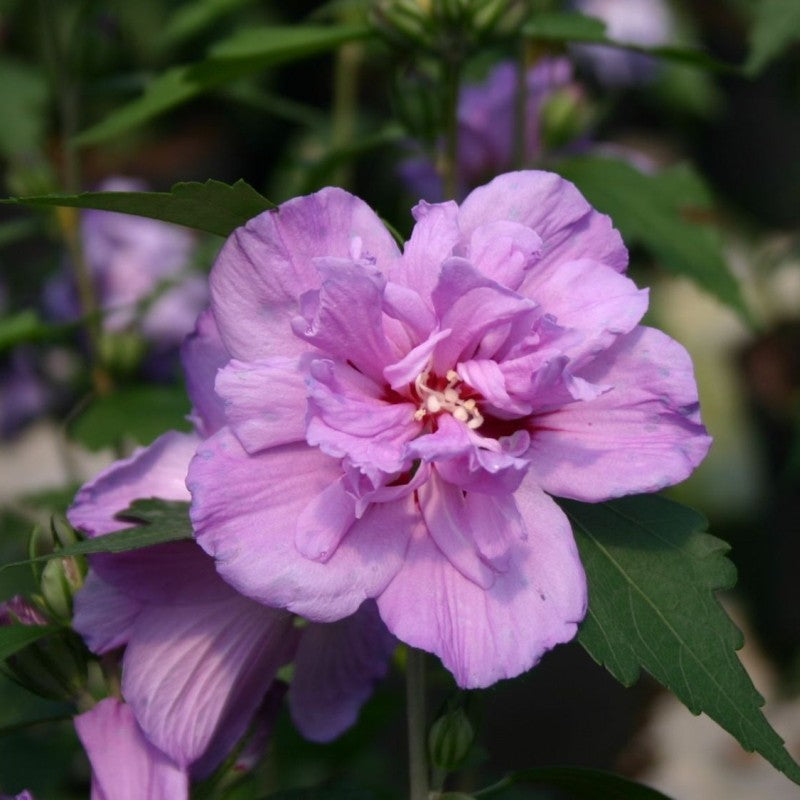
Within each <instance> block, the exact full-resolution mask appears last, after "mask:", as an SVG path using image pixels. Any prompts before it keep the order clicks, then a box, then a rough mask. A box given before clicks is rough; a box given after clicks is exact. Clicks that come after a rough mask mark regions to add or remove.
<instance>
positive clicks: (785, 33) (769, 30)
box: [745, 0, 800, 75]
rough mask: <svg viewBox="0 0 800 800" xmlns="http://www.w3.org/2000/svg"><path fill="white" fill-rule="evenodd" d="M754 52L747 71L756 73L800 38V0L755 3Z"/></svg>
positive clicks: (775, 0)
mask: <svg viewBox="0 0 800 800" xmlns="http://www.w3.org/2000/svg"><path fill="white" fill-rule="evenodd" d="M753 10H754V12H755V21H754V23H753V27H752V29H751V31H750V54H749V55H748V57H747V62H746V64H745V71H746V72H748V73H749V74H751V75H755V74H757V73H759V72H761V70H763V69H764V67H766V66H767V64H769V63H770V61H772V60H773V59H774V58H776V57H777V56H779V55H780V54H781V52H782V51H783V50H784V49H785V48H786V47H787V46H788V45H790V44H792V43H793V42H797V41H800V3H798V2H797V0H759V2H757V3H754V4H753Z"/></svg>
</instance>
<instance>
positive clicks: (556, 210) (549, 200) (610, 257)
mask: <svg viewBox="0 0 800 800" xmlns="http://www.w3.org/2000/svg"><path fill="white" fill-rule="evenodd" d="M458 220H459V223H460V225H461V230H462V233H463V235H464V236H465V237H469V236H471V235H472V232H473V231H474V230H476V229H477V228H479V227H480V226H482V225H486V224H487V223H491V222H494V221H496V220H508V221H510V222H516V223H519V224H520V225H525V226H526V227H529V228H531V229H532V230H534V231H535V232H536V233H537V234H538V235H539V236H540V237H541V238H542V241H543V250H542V258H541V260H540V261H539V266H540V267H543V266H544V265H548V264H550V263H564V262H566V261H575V260H577V259H579V258H591V259H593V260H595V261H600V262H601V263H603V264H608V266H610V267H613V268H614V269H616V270H617V271H618V272H622V271H624V270H625V268H626V267H627V264H628V251H627V250H626V249H625V246H624V245H623V243H622V238H621V237H620V235H619V233H618V232H617V231H616V230H615V229H614V228H613V227H612V225H611V220H610V219H609V218H608V217H607V216H606V215H605V214H599V213H598V212H597V211H595V210H594V209H592V207H591V206H590V205H589V204H588V203H587V202H586V200H585V199H584V197H583V195H582V194H581V193H580V192H579V191H578V190H577V189H576V188H575V187H574V186H573V185H572V184H571V183H569V181H565V180H564V179H563V178H560V177H558V175H555V174H553V173H549V172H509V173H507V174H505V175H500V176H498V177H497V178H495V179H494V180H493V181H491V182H490V183H488V184H486V186H481V187H479V188H478V189H475V190H474V191H473V192H471V193H470V194H469V195H468V196H467V198H466V199H465V200H464V202H463V203H462V204H461V208H460V210H459V215H458ZM522 289H523V293H524V284H523V287H522Z"/></svg>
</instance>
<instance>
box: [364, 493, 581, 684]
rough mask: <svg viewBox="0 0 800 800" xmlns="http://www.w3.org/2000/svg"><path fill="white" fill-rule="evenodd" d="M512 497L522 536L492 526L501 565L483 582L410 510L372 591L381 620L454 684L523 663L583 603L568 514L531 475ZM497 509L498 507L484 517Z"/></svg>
mask: <svg viewBox="0 0 800 800" xmlns="http://www.w3.org/2000/svg"><path fill="white" fill-rule="evenodd" d="M481 502H488V503H491V502H493V500H492V498H490V497H485V498H483V497H482V498H481ZM517 505H518V508H519V512H520V518H521V520H522V521H523V523H524V525H525V534H526V538H525V539H520V538H519V532H518V531H517V530H515V529H512V530H509V531H504V532H503V533H502V534H501V535H502V536H503V537H504V540H505V541H508V542H509V548H508V562H507V563H508V569H507V571H506V572H501V573H498V574H497V575H496V578H495V581H494V583H493V584H492V586H491V587H490V588H489V589H482V588H481V587H480V586H478V585H477V584H476V583H474V582H473V581H471V580H469V579H468V578H465V577H464V576H463V575H462V574H461V572H459V571H458V570H457V569H456V568H455V567H453V565H452V564H451V563H450V562H449V561H448V560H447V559H446V558H445V557H444V556H443V555H442V554H441V552H440V551H439V550H438V549H437V547H436V545H435V544H434V542H433V540H432V539H431V537H430V536H429V535H428V534H427V532H426V530H425V527H424V525H423V524H422V522H421V520H418V521H417V523H416V526H415V530H414V534H413V536H412V539H411V545H410V547H409V551H408V553H407V555H406V560H405V563H404V565H403V568H402V570H401V571H400V572H399V573H398V574H397V576H396V577H395V579H394V580H393V581H392V583H391V584H390V585H389V587H388V588H387V589H386V591H385V592H384V593H383V594H382V595H381V596H380V597H379V598H378V608H379V610H380V612H381V616H382V617H383V620H384V622H386V625H387V626H388V628H389V630H390V631H392V633H394V634H395V636H397V637H398V638H399V639H401V640H402V641H404V642H406V643H408V644H410V645H411V646H413V647H419V648H421V649H423V650H428V651H430V652H433V653H435V654H436V655H438V656H439V657H440V658H441V659H442V662H443V663H444V665H445V666H446V667H447V668H448V669H449V670H450V671H451V672H452V673H453V675H454V676H455V679H456V682H457V683H458V685H459V686H461V687H463V688H469V689H473V688H480V687H483V686H489V685H491V684H492V683H494V682H496V681H498V680H500V679H501V678H510V677H513V676H515V675H518V674H519V673H521V672H524V671H525V670H527V669H530V667H532V666H533V665H534V664H535V663H536V662H537V661H538V660H539V659H540V658H541V656H542V655H543V654H544V652H545V651H547V650H549V649H551V648H553V647H554V646H555V645H556V644H559V643H561V642H566V641H569V640H570V639H571V638H572V637H573V636H574V635H575V632H576V630H577V624H578V622H580V620H581V619H582V618H583V615H584V613H585V611H586V582H585V577H584V574H583V568H582V567H581V563H580V559H579V557H578V552H577V549H576V547H575V543H574V541H573V539H572V531H571V530H570V526H569V522H568V521H567V518H566V517H565V516H564V514H563V512H562V511H561V510H560V509H559V508H558V506H557V505H556V504H555V503H554V502H553V501H552V500H551V499H550V498H549V497H547V495H545V494H544V493H543V492H542V491H541V490H539V489H538V487H537V486H536V485H535V483H533V482H532V481H530V480H526V481H525V482H524V483H523V487H522V489H521V490H520V491H519V492H518V493H517ZM499 518H502V512H498V514H497V515H495V516H493V517H491V518H489V519H490V520H491V521H496V519H499ZM483 521H487V518H484V520H483ZM491 535H492V533H491V532H484V533H483V534H481V536H482V538H483V537H486V536H491Z"/></svg>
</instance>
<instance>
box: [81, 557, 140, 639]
mask: <svg viewBox="0 0 800 800" xmlns="http://www.w3.org/2000/svg"><path fill="white" fill-rule="evenodd" d="M142 608H143V604H142V602H140V601H139V600H137V599H136V598H134V597H131V596H130V595H128V594H125V593H124V592H122V591H120V590H119V589H117V588H116V587H114V586H112V585H111V584H109V583H106V582H105V581H104V580H103V579H102V578H101V577H100V576H99V575H98V574H97V573H96V572H94V571H90V572H89V574H88V575H87V576H86V581H85V583H84V584H83V586H82V587H81V590H80V591H79V592H78V593H77V594H76V595H75V615H74V617H73V620H72V627H73V628H74V629H75V630H76V631H77V632H78V633H79V634H80V635H81V636H83V638H84V639H85V641H86V644H87V645H88V647H89V649H90V650H91V651H92V652H93V653H107V652H108V651H109V650H114V649H116V648H117V647H122V645H124V644H125V643H126V642H127V641H128V639H129V638H130V635H131V629H132V628H133V624H134V622H135V621H136V618H137V617H138V616H139V612H140V611H141V610H142Z"/></svg>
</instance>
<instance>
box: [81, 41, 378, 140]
mask: <svg viewBox="0 0 800 800" xmlns="http://www.w3.org/2000/svg"><path fill="white" fill-rule="evenodd" d="M369 32H370V31H369V29H368V28H366V27H364V26H360V25H359V26H355V25H326V26H302V25H294V26H285V27H284V26H271V27H256V28H247V29H245V30H243V31H240V32H239V33H236V34H234V35H233V36H232V37H231V38H229V39H226V40H224V41H222V42H220V43H218V44H217V45H216V46H215V47H214V48H212V50H211V54H210V56H209V58H207V59H206V60H205V61H201V62H199V63H197V64H188V65H183V66H178V67H173V68H172V69H169V70H167V71H166V72H165V73H163V74H162V75H160V76H159V77H157V78H156V79H155V80H154V81H153V82H152V83H150V85H149V86H148V87H147V89H146V90H145V92H144V94H143V95H142V96H141V97H139V98H137V99H136V100H133V101H132V102H131V103H128V104H127V105H125V106H123V107H122V108H120V109H118V110H117V111H116V112H114V113H112V114H111V115H110V116H108V117H106V118H105V119H104V120H103V121H102V122H99V123H98V124H97V125H95V126H93V127H91V128H89V129H88V130H85V131H83V133H81V134H79V135H78V136H77V137H76V138H75V140H74V141H75V143H76V144H78V145H88V144H98V143H101V142H105V141H108V140H109V139H112V138H114V137H116V136H119V135H120V134H121V133H124V132H126V131H128V130H130V129H131V128H134V127H136V126H138V125H141V124H142V123H144V122H147V121H148V120H151V119H153V118H154V117H157V116H158V115H159V114H163V113H164V112H165V111H169V110H170V109H171V108H175V107H176V106H179V105H181V104H182V103H185V102H187V101H188V100H191V99H192V98H194V97H197V96H198V95H200V94H203V93H204V92H208V91H211V90H213V89H217V88H219V87H220V86H224V85H225V84H227V83H230V82H231V81H234V80H237V79H238V78H241V77H244V76H245V75H250V74H252V73H256V72H260V71H261V70H264V69H266V68H268V67H275V66H277V65H279V64H285V63H287V62H290V61H296V60H298V59H302V58H307V57H309V56H312V55H316V54H318V53H324V52H326V51H328V50H333V49H334V48H336V47H338V46H339V45H341V44H344V43H345V42H349V41H353V40H354V39H360V38H364V37H365V36H367V35H368V34H369Z"/></svg>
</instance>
